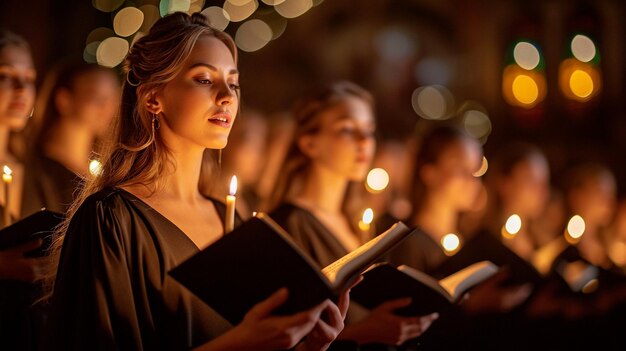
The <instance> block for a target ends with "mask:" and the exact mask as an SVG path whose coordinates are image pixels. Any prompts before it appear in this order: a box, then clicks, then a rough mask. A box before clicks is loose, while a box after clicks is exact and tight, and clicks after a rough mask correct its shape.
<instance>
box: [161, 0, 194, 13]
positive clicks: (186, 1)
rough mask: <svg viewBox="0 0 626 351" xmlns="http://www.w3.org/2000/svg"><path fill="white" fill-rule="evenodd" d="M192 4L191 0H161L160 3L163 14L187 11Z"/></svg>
mask: <svg viewBox="0 0 626 351" xmlns="http://www.w3.org/2000/svg"><path fill="white" fill-rule="evenodd" d="M190 6H191V1H190V0H161V2H160V3H159V12H160V13H161V16H165V15H167V14H169V13H174V12H178V11H181V12H187V11H189V7H190Z"/></svg>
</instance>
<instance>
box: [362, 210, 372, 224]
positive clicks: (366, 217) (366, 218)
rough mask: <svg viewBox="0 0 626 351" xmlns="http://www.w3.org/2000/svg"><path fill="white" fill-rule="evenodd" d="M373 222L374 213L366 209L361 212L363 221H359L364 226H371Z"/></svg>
mask: <svg viewBox="0 0 626 351" xmlns="http://www.w3.org/2000/svg"><path fill="white" fill-rule="evenodd" d="M373 220H374V211H373V210H372V209H371V208H367V209H366V210H365V211H363V219H362V220H361V221H362V222H363V223H365V224H371V223H372V221H373Z"/></svg>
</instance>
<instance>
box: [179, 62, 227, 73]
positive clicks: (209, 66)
mask: <svg viewBox="0 0 626 351" xmlns="http://www.w3.org/2000/svg"><path fill="white" fill-rule="evenodd" d="M196 67H206V68H208V69H210V70H211V71H218V69H217V68H216V67H215V66H213V65H209V64H208V63H203V62H198V63H194V64H193V65H191V66H190V67H189V69H190V70H191V69H193V68H196ZM228 74H239V71H238V70H236V69H234V68H233V69H231V70H230V71H228Z"/></svg>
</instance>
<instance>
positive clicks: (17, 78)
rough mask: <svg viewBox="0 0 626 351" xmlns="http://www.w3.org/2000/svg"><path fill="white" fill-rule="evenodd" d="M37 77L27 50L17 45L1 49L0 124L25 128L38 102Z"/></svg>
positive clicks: (17, 128) (13, 127)
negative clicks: (36, 100) (36, 95)
mask: <svg viewBox="0 0 626 351" xmlns="http://www.w3.org/2000/svg"><path fill="white" fill-rule="evenodd" d="M35 78H36V74H35V68H34V66H33V61H32V58H31V57H30V53H29V52H28V51H27V50H25V49H23V48H21V47H17V46H6V47H4V48H3V49H2V50H0V125H3V126H8V127H9V128H11V129H13V130H20V129H22V128H24V125H25V124H26V121H27V118H28V116H30V114H31V112H32V110H33V104H34V102H35Z"/></svg>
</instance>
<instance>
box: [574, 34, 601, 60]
mask: <svg viewBox="0 0 626 351" xmlns="http://www.w3.org/2000/svg"><path fill="white" fill-rule="evenodd" d="M570 47H571V49H572V54H573V55H574V57H576V58H577V59H578V60H580V61H582V62H589V61H591V60H593V58H594V57H595V56H596V46H595V44H594V43H593V40H591V39H590V38H589V37H588V36H586V35H582V34H578V35H577V36H575V37H574V38H573V39H572V44H571V46H570Z"/></svg>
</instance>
